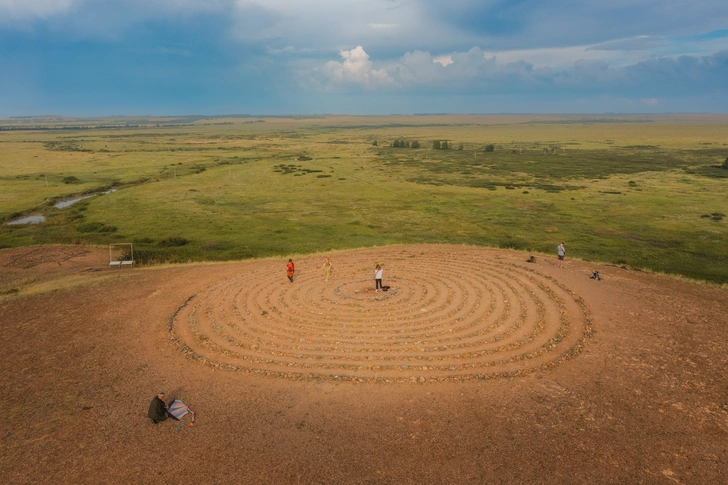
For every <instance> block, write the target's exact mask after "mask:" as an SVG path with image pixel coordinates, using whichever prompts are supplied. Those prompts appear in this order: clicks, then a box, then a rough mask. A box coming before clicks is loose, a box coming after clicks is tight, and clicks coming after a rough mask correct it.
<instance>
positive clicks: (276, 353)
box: [169, 246, 592, 383]
mask: <svg viewBox="0 0 728 485" xmlns="http://www.w3.org/2000/svg"><path fill="white" fill-rule="evenodd" d="M414 248H416V249H414ZM333 262H334V272H333V275H332V278H331V279H330V280H329V281H328V282H327V281H325V279H324V277H323V270H322V268H321V267H322V264H323V258H309V259H306V260H302V261H298V262H296V264H297V274H296V278H295V281H294V282H293V283H290V282H289V281H288V279H287V278H286V276H285V262H281V261H277V262H275V261H270V262H259V263H256V264H251V265H249V268H247V267H246V265H243V267H242V269H241V273H240V275H239V276H237V277H234V278H230V279H226V280H223V281H220V282H218V283H216V284H214V285H212V286H210V287H208V288H207V289H205V290H204V291H202V292H200V293H199V294H196V295H194V296H192V297H190V298H189V299H188V301H186V302H184V303H182V305H181V306H180V307H179V308H178V310H177V311H176V312H175V313H174V314H173V315H172V316H171V317H170V319H169V330H170V334H171V338H172V341H173V342H174V343H175V344H176V346H177V348H178V349H179V350H180V351H181V352H183V353H184V354H186V355H188V356H189V357H191V358H193V359H195V360H197V361H199V362H202V363H204V364H206V365H210V366H213V367H214V368H216V369H222V370H229V371H244V372H250V373H255V374H261V375H266V376H274V377H282V378H292V379H319V380H345V381H354V382H420V383H425V382H435V381H448V380H458V381H459V380H469V379H492V378H502V377H515V376H518V375H525V374H528V373H531V372H535V371H538V370H545V369H548V368H551V367H554V366H556V365H559V364H561V363H563V362H565V361H567V360H568V359H570V358H572V357H573V356H574V355H576V354H577V353H579V352H580V351H581V350H582V349H583V347H584V344H585V341H586V340H587V339H588V338H589V337H590V336H591V334H592V327H591V318H590V317H589V311H588V308H587V307H586V305H585V303H584V302H583V300H582V299H581V298H580V297H579V296H578V295H577V294H575V293H574V292H572V291H571V290H569V289H568V288H566V287H565V286H563V285H562V284H561V283H559V282H558V281H557V280H556V279H554V278H552V277H549V276H547V275H544V274H542V273H541V272H539V271H538V270H537V269H534V268H533V267H530V266H529V265H528V264H527V263H525V262H524V263H518V262H513V261H512V260H511V259H509V258H505V257H503V258H501V257H498V256H494V253H492V252H486V251H485V250H478V249H476V248H464V249H453V248H448V249H447V250H442V249H433V248H429V247H428V248H426V249H424V251H421V248H420V247H416V246H415V247H408V246H404V247H395V248H386V249H378V250H359V251H351V252H348V253H342V254H336V255H335V257H334V258H333ZM377 262H379V263H380V264H382V265H383V267H384V269H385V275H384V284H385V285H389V286H390V289H389V291H387V292H375V291H374V281H373V268H374V265H375V264H376V263H377ZM246 268H247V269H246Z"/></svg>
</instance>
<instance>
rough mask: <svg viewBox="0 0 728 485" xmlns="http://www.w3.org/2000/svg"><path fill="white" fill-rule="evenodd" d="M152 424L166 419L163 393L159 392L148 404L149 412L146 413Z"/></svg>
mask: <svg viewBox="0 0 728 485" xmlns="http://www.w3.org/2000/svg"><path fill="white" fill-rule="evenodd" d="M147 415H148V416H149V419H151V420H152V423H154V424H157V423H158V422H160V421H164V420H165V419H167V405H166V404H165V403H164V393H163V392H160V393H159V394H157V395H156V396H154V399H152V402H151V403H150V404H149V412H148V413H147Z"/></svg>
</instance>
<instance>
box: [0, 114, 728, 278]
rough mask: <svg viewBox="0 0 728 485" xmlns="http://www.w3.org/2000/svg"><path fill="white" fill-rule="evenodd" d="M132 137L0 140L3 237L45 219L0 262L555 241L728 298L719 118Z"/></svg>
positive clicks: (75, 132) (64, 133) (132, 133)
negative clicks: (115, 245)
mask: <svg viewBox="0 0 728 485" xmlns="http://www.w3.org/2000/svg"><path fill="white" fill-rule="evenodd" d="M117 121H118V120H117ZM135 121H137V123H135V124H133V125H132V126H127V125H128V123H125V124H118V123H117V125H118V126H116V127H114V128H108V127H101V128H94V126H98V125H105V126H108V125H110V124H113V122H114V120H101V121H97V122H95V123H96V125H94V124H93V123H91V122H90V121H89V122H86V123H83V122H82V120H81V121H79V120H61V121H49V120H35V121H34V123H35V124H36V125H37V124H39V123H43V125H42V126H43V127H46V128H50V129H44V130H38V131H32V130H17V129H14V130H0V147H1V148H2V150H0V168H2V171H1V174H2V175H0V219H2V221H3V222H7V221H9V220H12V219H13V218H15V217H18V216H20V215H31V214H42V215H44V216H45V217H46V222H45V223H43V224H38V225H5V224H3V225H0V245H2V246H3V247H10V246H20V245H31V244H49V243H81V244H108V243H110V242H133V243H135V246H134V247H135V257H136V258H137V260H138V261H139V262H141V263H146V264H154V263H161V262H179V261H201V260H227V259H241V258H251V257H263V256H286V255H290V254H302V253H312V252H321V251H327V250H332V249H345V248H354V247H363V246H375V245H386V244H395V243H421V242H422V243H455V244H474V245H483V246H495V247H503V248H515V249H523V250H528V251H532V252H542V253H547V254H551V255H552V254H553V253H554V252H555V248H556V245H557V244H558V243H559V242H561V241H565V242H566V246H567V250H568V253H567V254H568V256H569V257H579V258H583V259H586V260H593V261H601V262H611V263H614V264H619V265H626V266H632V267H637V268H646V269H650V270H654V271H662V272H666V273H675V274H680V275H684V276H687V277H690V278H696V279H701V280H708V281H713V282H717V283H728V248H727V247H726V244H725V242H726V240H728V239H727V238H726V236H727V235H728V234H727V232H728V226H727V224H728V219H726V216H725V215H726V214H728V200H727V197H726V194H727V191H726V185H727V184H728V170H726V169H722V168H721V167H720V165H721V163H722V162H723V160H725V158H726V157H728V145H727V144H726V143H725V138H724V133H725V128H726V125H727V123H726V122H727V121H728V118H726V117H702V118H701V117H681V118H679V117H612V118H600V119H584V118H577V117H533V118H525V117H506V116H502V117H497V116H491V117H487V116H483V117H437V116H433V117H409V118H405V117H380V118H376V117H362V118H355V117H342V118H312V119H300V120H292V119H276V118H273V119H264V120H262V119H248V118H242V119H225V120H210V119H203V120H197V121H195V120H191V119H186V118H185V119H183V120H181V121H174V120H172V121H170V122H166V121H168V120H160V119H153V120H148V119H147V120H145V119H140V120H135ZM64 123H65V124H64ZM71 123H76V124H77V125H83V128H77V127H74V128H73V129H70V128H69V126H70V124H71ZM157 125H160V126H157ZM165 125H168V126H165ZM5 126H8V127H15V128H17V123H15V124H14V125H13V126H10V124H6V125H5ZM34 126H35V125H34ZM1 127H3V122H2V120H0V128H1ZM395 140H397V141H398V140H404V141H405V142H406V144H409V145H410V146H411V142H413V141H418V142H419V143H420V148H394V147H391V146H390V145H391V144H392V143H393V142H394V141H395ZM435 140H437V141H445V140H447V141H448V144H449V145H450V146H451V149H449V150H433V149H432V146H433V141H435ZM374 141H376V142H377V145H376V146H374V145H373V142H374ZM491 143H492V144H493V145H494V149H493V151H492V152H485V151H484V148H485V146H486V145H488V144H491ZM461 145H462V149H458V148H460V146H461ZM111 186H115V187H117V188H118V190H117V191H116V192H114V193H110V194H106V195H98V196H95V197H92V198H89V199H85V200H84V201H82V202H78V203H76V204H74V205H72V206H70V207H68V208H64V209H57V208H55V207H54V206H53V204H54V203H55V202H57V201H58V200H62V199H64V198H70V197H72V196H75V195H80V194H84V193H93V192H96V191H99V190H100V189H104V188H109V187H111Z"/></svg>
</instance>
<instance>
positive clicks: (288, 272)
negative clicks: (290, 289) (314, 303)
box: [286, 259, 296, 283]
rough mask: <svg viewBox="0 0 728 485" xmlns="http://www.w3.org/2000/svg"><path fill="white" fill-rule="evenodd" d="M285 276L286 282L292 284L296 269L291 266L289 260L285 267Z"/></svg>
mask: <svg viewBox="0 0 728 485" xmlns="http://www.w3.org/2000/svg"><path fill="white" fill-rule="evenodd" d="M286 268H287V270H286V276H288V280H289V281H290V282H291V283H293V273H295V272H296V268H295V267H294V266H293V260H292V259H289V260H288V264H287V265H286Z"/></svg>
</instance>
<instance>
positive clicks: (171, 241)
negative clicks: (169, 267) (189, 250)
mask: <svg viewBox="0 0 728 485" xmlns="http://www.w3.org/2000/svg"><path fill="white" fill-rule="evenodd" d="M189 243H190V241H189V240H187V239H185V238H183V237H168V238H167V239H162V240H161V241H159V243H157V244H158V245H159V246H162V247H165V248H171V247H180V246H186V245H187V244H189Z"/></svg>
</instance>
